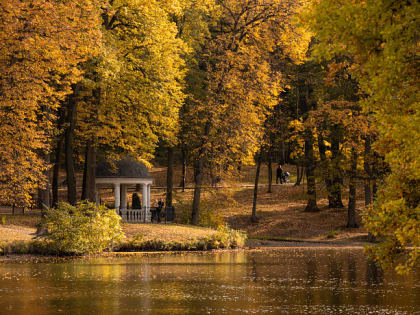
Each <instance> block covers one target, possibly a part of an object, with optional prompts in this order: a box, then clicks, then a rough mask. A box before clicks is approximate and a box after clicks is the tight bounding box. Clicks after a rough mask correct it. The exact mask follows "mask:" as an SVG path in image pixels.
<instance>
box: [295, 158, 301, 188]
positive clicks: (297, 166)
mask: <svg viewBox="0 0 420 315" xmlns="http://www.w3.org/2000/svg"><path fill="white" fill-rule="evenodd" d="M299 177H300V168H299V164H297V163H296V183H295V186H299V185H300V181H299Z"/></svg>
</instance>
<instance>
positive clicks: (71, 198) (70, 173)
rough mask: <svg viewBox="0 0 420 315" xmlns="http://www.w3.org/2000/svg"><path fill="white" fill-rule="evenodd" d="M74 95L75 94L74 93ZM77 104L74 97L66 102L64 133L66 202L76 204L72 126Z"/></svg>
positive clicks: (70, 97)
mask: <svg viewBox="0 0 420 315" xmlns="http://www.w3.org/2000/svg"><path fill="white" fill-rule="evenodd" d="M74 93H76V92H74ZM76 111H77V102H76V99H75V96H74V95H71V96H69V99H68V102H67V119H66V122H67V128H66V131H65V160H66V177H67V201H68V202H69V203H70V204H71V205H75V204H76V174H75V170H74V160H73V151H74V126H75V122H76Z"/></svg>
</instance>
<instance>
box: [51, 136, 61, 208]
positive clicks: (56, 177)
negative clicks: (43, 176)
mask: <svg viewBox="0 0 420 315" xmlns="http://www.w3.org/2000/svg"><path fill="white" fill-rule="evenodd" d="M62 150H63V138H62V137H61V136H60V138H59V139H58V141H57V148H56V151H55V162H54V170H53V178H52V199H53V200H52V206H53V207H57V204H58V186H59V175H60V164H61V152H62Z"/></svg>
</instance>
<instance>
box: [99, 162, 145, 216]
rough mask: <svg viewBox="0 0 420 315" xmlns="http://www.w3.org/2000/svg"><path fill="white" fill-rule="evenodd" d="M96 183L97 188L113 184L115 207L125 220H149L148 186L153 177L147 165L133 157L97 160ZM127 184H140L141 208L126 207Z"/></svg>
mask: <svg viewBox="0 0 420 315" xmlns="http://www.w3.org/2000/svg"><path fill="white" fill-rule="evenodd" d="M96 184H97V185H98V188H99V187H100V186H101V185H102V186H105V185H106V186H108V185H113V186H114V194H115V209H116V211H117V213H118V214H120V215H121V217H122V219H123V221H127V222H150V220H151V212H150V186H151V185H152V184H153V178H152V177H151V176H150V175H149V172H148V171H147V167H146V166H145V165H144V164H143V163H141V162H139V161H136V160H134V159H131V158H125V159H122V160H119V161H114V162H113V163H110V162H108V161H103V162H99V163H98V165H97V167H96ZM129 185H141V186H142V209H128V207H127V187H128V186H129Z"/></svg>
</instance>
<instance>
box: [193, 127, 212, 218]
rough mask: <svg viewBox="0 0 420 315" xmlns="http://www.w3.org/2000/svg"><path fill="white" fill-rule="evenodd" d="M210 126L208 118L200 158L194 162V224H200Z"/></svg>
mask: <svg viewBox="0 0 420 315" xmlns="http://www.w3.org/2000/svg"><path fill="white" fill-rule="evenodd" d="M210 128H211V123H210V121H209V120H207V122H206V124H205V126H204V133H203V140H202V143H201V148H200V150H199V154H198V158H197V160H196V161H195V163H194V164H195V165H194V199H193V208H192V214H191V223H192V224H193V225H198V218H199V214H200V197H201V186H202V185H203V171H204V159H205V155H206V149H205V144H206V138H207V137H208V135H209V134H210Z"/></svg>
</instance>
